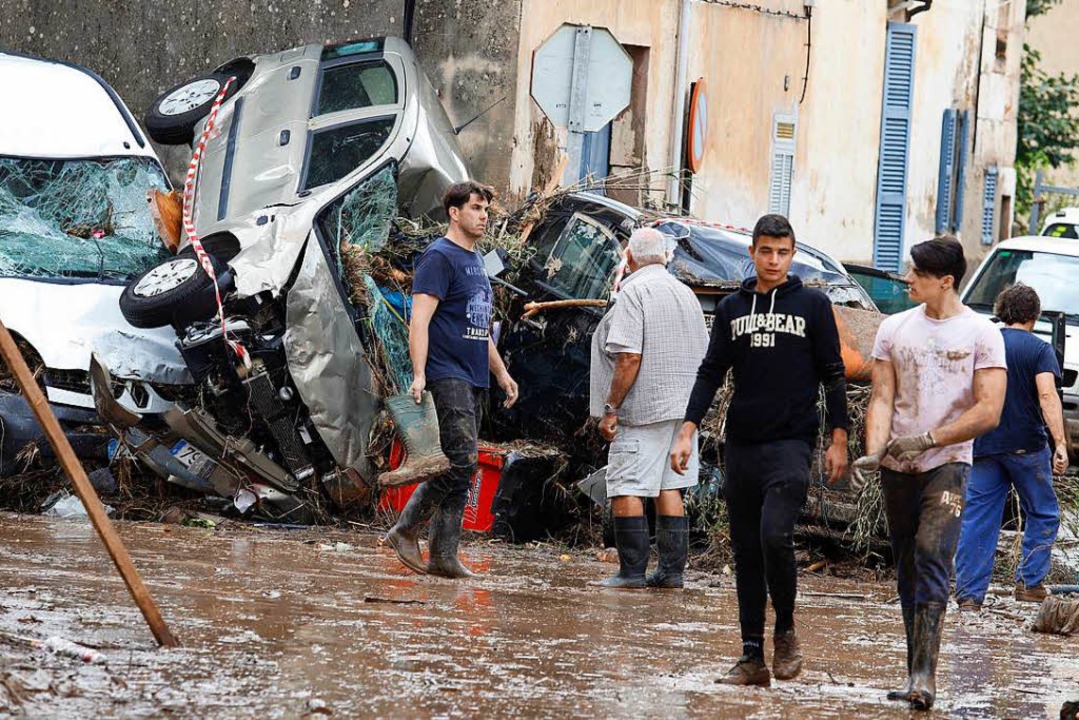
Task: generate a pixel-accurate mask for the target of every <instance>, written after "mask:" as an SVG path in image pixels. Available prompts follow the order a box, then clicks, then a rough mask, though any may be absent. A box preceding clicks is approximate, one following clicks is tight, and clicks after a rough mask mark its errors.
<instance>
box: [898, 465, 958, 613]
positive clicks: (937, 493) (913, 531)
mask: <svg viewBox="0 0 1079 720" xmlns="http://www.w3.org/2000/svg"><path fill="white" fill-rule="evenodd" d="M969 474H970V465H967V464H966V463H948V464H946V465H941V466H940V467H938V468H934V469H932V470H929V471H927V472H923V473H900V472H895V471H894V470H889V469H888V468H881V471H880V482H881V486H882V488H883V490H884V508H885V511H886V512H887V514H888V531H889V534H890V535H891V539H892V553H893V554H894V555H895V567H896V579H897V584H898V586H899V602H900V603H902V605H903V607H913V606H914V605H915V604H918V605H921V604H924V603H938V604H941V605H944V604H947V602H948V595H949V592H948V590H949V585H950V581H951V570H952V558H954V557H955V548H956V546H957V545H958V544H959V530H960V528H961V527H962V524H963V503H964V500H963V498H964V494H965V492H966V487H967V476H968V475H969Z"/></svg>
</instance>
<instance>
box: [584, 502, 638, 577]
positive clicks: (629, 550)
mask: <svg viewBox="0 0 1079 720" xmlns="http://www.w3.org/2000/svg"><path fill="white" fill-rule="evenodd" d="M614 544H615V547H617V548H618V566H619V567H618V572H617V573H616V574H615V575H612V576H611V577H609V578H607V579H606V580H601V581H600V582H598V583H595V584H596V585H599V586H600V587H608V588H643V587H646V585H645V578H644V571H645V570H647V569H648V552H649V544H648V518H646V517H644V516H643V515H641V516H639V517H616V518H615V519H614Z"/></svg>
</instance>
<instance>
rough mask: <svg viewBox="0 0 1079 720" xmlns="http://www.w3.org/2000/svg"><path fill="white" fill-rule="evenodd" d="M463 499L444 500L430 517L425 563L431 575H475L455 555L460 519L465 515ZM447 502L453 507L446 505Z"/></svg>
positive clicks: (459, 540)
mask: <svg viewBox="0 0 1079 720" xmlns="http://www.w3.org/2000/svg"><path fill="white" fill-rule="evenodd" d="M465 500H466V498H463V497H462V498H460V499H452V500H450V501H448V503H445V502H444V503H442V505H441V507H439V508H438V510H436V511H435V514H434V515H433V516H432V517H431V532H430V533H428V539H429V540H430V546H431V556H430V557H431V561H430V562H429V563H428V565H427V572H428V573H429V574H431V575H438V576H439V577H446V578H453V579H455V580H459V579H462V578H470V577H473V576H475V573H474V572H472V571H471V570H469V569H468V568H466V567H465V566H464V565H462V564H461V561H460V559H459V558H458V557H457V548H458V546H459V545H460V544H461V521H462V520H463V519H464V516H465V505H464V503H465ZM448 504H452V505H453V507H447V505H448Z"/></svg>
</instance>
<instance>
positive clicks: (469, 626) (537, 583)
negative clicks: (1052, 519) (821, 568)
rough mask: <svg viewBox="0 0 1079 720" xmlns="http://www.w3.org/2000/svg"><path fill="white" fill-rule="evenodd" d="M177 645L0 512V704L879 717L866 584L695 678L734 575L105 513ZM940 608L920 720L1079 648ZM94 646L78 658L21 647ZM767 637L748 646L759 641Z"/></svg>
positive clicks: (877, 608) (58, 710)
mask: <svg viewBox="0 0 1079 720" xmlns="http://www.w3.org/2000/svg"><path fill="white" fill-rule="evenodd" d="M119 531H120V534H121V536H122V537H123V539H124V540H125V542H126V543H127V545H128V548H129V549H130V551H131V554H132V556H133V557H134V560H135V563H136V565H137V566H138V568H139V569H140V571H141V572H142V575H143V578H144V580H145V581H146V583H147V585H148V587H149V588H150V590H151V592H152V593H153V595H154V597H155V599H156V600H157V602H158V604H159V605H160V607H161V610H162V612H163V614H164V616H165V618H166V620H167V621H168V623H169V625H170V627H171V629H172V630H173V632H174V633H176V634H177V635H178V636H179V637H180V639H181V640H182V641H183V643H184V645H185V647H184V648H183V649H180V650H170V651H163V650H158V649H156V648H155V646H154V644H153V640H152V638H151V636H150V633H149V630H148V629H147V628H146V626H145V624H144V623H143V620H142V617H141V615H140V614H139V613H138V611H137V610H136V608H135V607H134V605H133V604H132V603H131V601H130V599H129V597H128V594H127V591H126V589H125V588H124V586H123V584H122V582H121V580H120V579H119V577H118V575H117V574H116V572H115V571H114V569H113V567H112V565H111V563H110V562H109V560H108V557H107V555H106V553H105V550H104V548H103V547H102V545H101V544H100V542H99V541H98V540H97V538H96V536H95V535H94V533H93V530H92V528H91V526H90V525H89V524H88V523H86V522H79V521H58V520H49V519H45V518H41V517H26V516H15V515H7V514H4V515H0V715H27V716H32V717H41V716H46V717H161V716H168V715H172V716H176V717H208V716H214V717H259V718H296V717H323V716H326V715H328V714H329V713H332V715H333V716H334V717H359V716H380V717H401V718H404V717H508V716H516V717H607V716H611V717H629V716H632V717H664V718H678V717H709V718H714V717H732V718H738V717H746V716H752V717H762V718H768V717H777V718H778V717H834V718H851V717H860V718H873V717H880V718H893V717H895V718H898V717H907V716H909V715H910V713H909V711H907V710H906V709H905V708H904V707H902V706H899V705H897V704H894V703H888V702H887V701H886V700H884V693H885V691H886V690H887V689H889V688H891V687H892V686H893V685H895V684H896V683H897V681H899V680H900V672H901V667H902V665H903V663H904V662H905V654H904V653H905V651H904V646H903V643H902V640H901V638H900V632H901V629H900V620H899V610H898V607H897V606H896V605H895V604H892V603H891V600H892V598H893V595H894V593H893V592H892V588H891V587H890V586H889V585H888V584H887V583H868V584H867V583H854V582H846V581H837V580H834V579H830V578H818V577H815V576H809V577H803V578H802V580H801V586H800V590H801V592H802V595H801V597H800V600H799V603H800V606H799V607H800V612H799V615H798V623H799V632H800V634H801V636H802V642H803V646H804V648H805V652H806V657H807V663H806V665H807V670H806V671H805V672H804V673H803V675H802V677H800V678H798V679H796V680H794V681H788V682H773V686H772V688H771V689H740V688H728V687H725V686H719V685H716V684H715V682H714V680H715V678H716V677H718V676H719V675H720V674H721V673H722V672H724V671H725V670H726V669H727V667H728V665H729V663H730V660H731V658H732V657H733V653H735V652H736V650H737V649H738V648H739V645H738V642H737V638H738V633H737V609H736V606H735V599H734V587H733V580H732V579H731V578H729V577H725V576H720V577H716V576H706V575H700V574H692V573H691V574H690V581H691V582H690V585H691V587H689V588H687V589H686V590H684V591H682V592H669V591H668V592H662V593H653V592H627V591H621V592H619V591H601V590H598V589H594V588H589V587H587V585H586V583H587V582H588V581H589V580H593V579H598V578H601V577H603V576H605V575H606V574H608V573H609V572H611V571H612V569H613V567H614V566H613V565H610V564H606V563H601V562H597V561H596V560H595V559H593V557H592V555H591V554H590V553H586V552H583V551H581V552H570V553H566V551H564V550H562V549H559V548H555V547H538V548H535V547H533V548H522V547H511V546H505V545H488V544H477V543H473V544H470V545H468V546H467V547H466V555H467V562H468V563H469V564H471V565H472V566H473V567H475V568H476V569H478V570H481V571H483V572H484V573H485V575H484V576H483V577H481V578H478V579H476V580H474V581H469V582H453V581H449V580H442V579H437V578H420V577H417V576H414V575H409V574H408V573H407V572H406V571H405V570H404V569H403V568H402V567H401V566H400V565H399V564H398V563H397V562H396V560H395V559H394V557H393V555H392V554H391V553H390V552H389V551H388V550H383V549H379V548H377V546H376V545H377V543H376V538H375V536H373V535H370V534H360V533H356V534H350V533H344V532H339V531H333V532H323V533H315V532H313V531H302V532H299V531H286V530H269V529H259V528H250V527H246V526H230V527H225V528H221V529H218V530H213V529H200V528H183V527H179V526H169V525H154V524H143V525H132V524H122V523H121V524H120V525H119ZM991 601H992V602H993V604H992V610H991V611H989V612H986V613H983V614H982V615H981V616H979V617H977V618H974V619H967V618H966V617H963V618H959V616H958V615H957V614H956V613H954V612H953V613H951V614H950V615H949V617H948V628H947V631H946V635H945V648H944V651H943V658H942V661H941V670H940V677H941V685H942V687H941V699H940V702H939V708H938V711H936V712H935V715H936V716H937V717H963V718H975V717H1019V718H1030V717H1054V718H1055V717H1056V716H1057V713H1058V712H1059V708H1060V705H1061V703H1062V702H1063V701H1064V700H1068V699H1079V657H1077V656H1079V652H1077V650H1079V641H1077V640H1076V639H1075V638H1072V639H1067V638H1057V637H1047V636H1038V635H1034V634H1032V633H1031V632H1030V631H1029V630H1028V629H1027V628H1028V627H1029V624H1030V621H1031V619H1032V618H1033V616H1034V613H1035V606H1033V605H1018V604H1016V603H1014V602H1013V601H1012V600H1011V599H1010V598H1004V597H993V598H991ZM51 636H60V637H63V638H65V639H68V640H73V641H76V642H80V643H84V644H88V645H91V646H95V647H97V648H98V649H99V650H100V652H101V653H102V654H103V655H104V659H105V661H104V663H101V664H83V663H82V662H80V661H79V660H76V659H72V658H68V657H65V656H63V655H59V654H54V653H52V652H50V651H48V650H46V649H41V648H35V647H32V646H30V645H27V644H25V641H26V640H29V639H39V640H44V639H46V638H48V637H51ZM770 645H771V644H770V642H769V647H768V652H769V654H770V652H771V649H770Z"/></svg>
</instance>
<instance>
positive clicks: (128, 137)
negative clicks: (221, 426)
mask: <svg viewBox="0 0 1079 720" xmlns="http://www.w3.org/2000/svg"><path fill="white" fill-rule="evenodd" d="M0 87H3V88H4V98H5V103H4V105H3V107H2V109H0V317H2V319H3V322H4V324H5V325H6V326H7V327H8V329H9V330H10V331H11V332H12V333H13V334H14V335H15V336H16V337H17V338H18V339H19V340H21V345H22V347H23V349H24V353H26V354H27V355H28V357H27V361H28V362H31V363H33V364H35V365H36V364H39V363H40V364H41V365H43V366H44V368H45V372H44V376H43V380H44V385H45V389H46V393H47V396H48V399H49V401H50V403H51V404H52V405H53V408H54V410H55V411H56V412H57V415H58V416H59V418H60V420H61V422H62V423H64V422H65V421H66V422H68V423H71V424H81V423H86V422H88V421H93V420H96V415H95V413H94V401H93V396H92V395H91V392H90V382H89V374H88V371H89V366H90V356H91V353H92V352H96V353H97V354H98V355H99V356H101V357H102V358H103V359H104V360H105V361H106V362H107V363H108V365H109V367H111V368H113V369H114V370H115V371H116V372H117V375H120V376H123V377H124V378H128V380H127V381H125V383H123V384H122V385H121V384H117V385H116V386H115V387H114V388H113V392H114V394H115V395H116V397H117V399H118V400H119V402H120V403H121V404H123V405H124V406H125V407H128V408H129V409H131V410H135V411H138V412H142V413H155V412H161V411H163V410H165V409H166V408H168V407H170V406H171V403H170V402H168V401H167V400H166V399H165V398H164V397H162V396H161V395H160V394H159V393H158V392H157V391H156V390H155V387H154V385H155V384H156V385H158V386H159V387H164V386H168V385H181V384H185V383H190V382H191V376H190V372H189V371H188V369H187V366H186V365H185V364H184V362H183V359H182V357H181V356H180V353H179V350H178V349H177V348H176V346H175V334H174V333H173V332H172V330H171V329H170V328H163V329H156V330H143V329H138V328H135V327H132V326H131V325H130V324H129V323H128V322H127V321H126V320H125V319H124V317H123V315H122V314H121V313H120V307H119V298H120V294H121V293H122V292H123V290H124V287H125V286H126V285H127V283H128V282H129V281H130V280H131V278H133V277H135V276H137V275H139V274H141V273H143V272H144V271H146V270H147V269H148V268H151V267H153V266H154V265H156V264H157V263H159V262H160V261H162V260H163V259H164V258H166V257H168V256H169V253H168V251H167V250H166V249H165V247H164V245H163V244H162V242H161V240H160V239H159V238H158V235H157V232H156V231H155V229H154V224H153V219H152V217H151V215H150V209H149V205H148V203H147V192H148V191H149V190H150V189H151V188H156V189H159V190H168V189H169V182H168V179H167V178H166V176H165V173H164V170H163V169H162V167H161V163H160V162H159V160H158V159H157V156H156V155H155V154H154V151H153V149H152V148H151V147H150V143H149V142H148V141H147V139H146V137H145V136H144V134H143V133H142V131H141V130H140V129H139V126H138V125H137V124H136V122H135V121H134V119H133V118H132V116H131V113H130V112H129V111H128V109H127V108H126V107H125V106H124V104H123V102H121V100H120V98H119V97H118V96H117V95H116V92H115V91H114V90H113V89H112V88H111V87H109V85H108V84H107V83H106V82H105V81H104V80H102V79H101V78H100V77H98V76H97V75H95V74H94V73H92V72H91V71H89V70H87V69H85V68H82V67H79V66H77V65H72V64H68V63H61V62H55V61H50V60H43V59H40V58H33V57H28V56H23V55H14V54H8V53H0ZM42 88H48V92H44V91H43V90H42ZM3 429H6V430H7V432H6V433H5V437H4V439H3V446H2V448H0V450H4V451H10V450H17V449H18V448H17V443H18V442H19V441H20V439H25V437H26V435H27V433H30V432H36V424H35V423H33V421H32V416H30V415H29V414H28V412H27V408H26V406H25V402H24V401H23V399H22V397H21V396H19V395H18V394H16V392H15V391H14V389H13V387H12V385H11V383H10V382H9V383H7V384H5V385H3V386H2V387H0V430H3ZM2 459H3V461H4V462H8V464H9V465H10V462H9V461H10V459H11V455H10V454H9V453H8V452H4V453H3V458H2ZM9 469H10V468H5V467H3V466H0V473H2V472H4V470H9Z"/></svg>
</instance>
